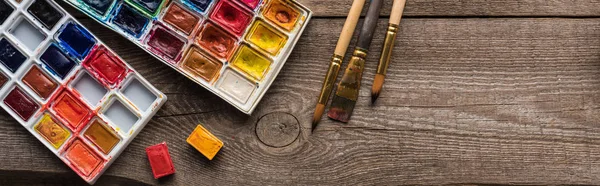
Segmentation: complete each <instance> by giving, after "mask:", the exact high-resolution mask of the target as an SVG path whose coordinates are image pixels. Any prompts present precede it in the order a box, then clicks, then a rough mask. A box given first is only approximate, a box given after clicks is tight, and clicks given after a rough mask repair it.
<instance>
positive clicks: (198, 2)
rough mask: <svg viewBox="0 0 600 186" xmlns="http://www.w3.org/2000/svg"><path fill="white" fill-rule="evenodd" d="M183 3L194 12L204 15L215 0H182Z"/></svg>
mask: <svg viewBox="0 0 600 186" xmlns="http://www.w3.org/2000/svg"><path fill="white" fill-rule="evenodd" d="M182 2H183V4H185V5H187V6H188V7H190V8H192V9H194V10H196V11H198V12H200V13H204V12H206V9H208V6H209V5H210V3H212V2H213V0H182Z"/></svg>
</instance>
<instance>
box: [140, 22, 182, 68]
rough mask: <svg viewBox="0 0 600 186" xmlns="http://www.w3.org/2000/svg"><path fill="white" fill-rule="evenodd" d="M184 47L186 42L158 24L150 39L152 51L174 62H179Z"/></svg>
mask: <svg viewBox="0 0 600 186" xmlns="http://www.w3.org/2000/svg"><path fill="white" fill-rule="evenodd" d="M184 45H185V41H183V40H182V39H180V38H179V37H177V36H176V35H175V34H174V33H172V32H171V31H168V30H167V29H166V28H165V27H163V26H160V25H158V24H157V25H156V27H155V28H154V29H153V30H152V33H150V36H149V37H148V46H150V49H152V51H155V52H156V53H158V54H163V56H164V57H167V58H168V59H171V60H173V61H177V59H178V58H179V56H180V55H179V54H181V51H182V50H183V46H184Z"/></svg>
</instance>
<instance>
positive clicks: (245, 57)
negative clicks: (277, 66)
mask: <svg viewBox="0 0 600 186" xmlns="http://www.w3.org/2000/svg"><path fill="white" fill-rule="evenodd" d="M231 64H232V65H233V66H235V67H237V68H239V69H240V70H242V71H244V72H245V73H246V74H248V75H250V76H251V77H253V78H254V79H256V80H262V78H263V77H264V76H265V74H266V73H267V71H269V66H270V65H271V61H270V60H269V59H267V58H266V57H265V56H263V55H262V54H260V53H258V51H256V50H254V49H252V48H250V47H249V46H248V45H241V47H240V48H239V50H238V52H237V53H236V54H235V55H234V56H233V60H231Z"/></svg>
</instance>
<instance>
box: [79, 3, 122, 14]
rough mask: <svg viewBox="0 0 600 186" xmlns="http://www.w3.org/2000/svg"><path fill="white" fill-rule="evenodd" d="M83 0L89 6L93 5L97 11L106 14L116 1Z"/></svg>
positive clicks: (92, 7)
mask: <svg viewBox="0 0 600 186" xmlns="http://www.w3.org/2000/svg"><path fill="white" fill-rule="evenodd" d="M81 1H82V2H84V3H85V4H86V5H88V6H89V7H91V9H92V10H93V11H94V12H96V13H97V14H100V15H105V14H106V13H107V12H108V10H109V8H110V7H111V5H113V4H114V3H115V2H116V1H115V0H81Z"/></svg>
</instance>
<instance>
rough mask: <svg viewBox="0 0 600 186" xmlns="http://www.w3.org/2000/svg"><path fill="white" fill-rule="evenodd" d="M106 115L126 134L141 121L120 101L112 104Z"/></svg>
mask: <svg viewBox="0 0 600 186" xmlns="http://www.w3.org/2000/svg"><path fill="white" fill-rule="evenodd" d="M104 115H105V116H106V117H107V118H108V120H110V121H111V122H112V123H113V124H115V125H116V126H117V127H119V128H120V129H121V130H123V131H124V132H128V131H129V130H130V129H131V127H133V125H134V124H135V123H136V122H137V121H138V119H139V118H138V117H137V116H136V115H134V114H133V113H131V111H130V110H129V109H127V107H125V106H124V105H123V103H121V101H119V100H115V101H114V102H112V104H111V105H110V107H108V109H106V110H105V111H104Z"/></svg>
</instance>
